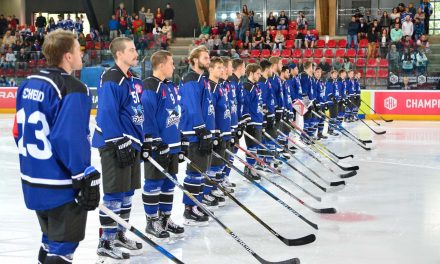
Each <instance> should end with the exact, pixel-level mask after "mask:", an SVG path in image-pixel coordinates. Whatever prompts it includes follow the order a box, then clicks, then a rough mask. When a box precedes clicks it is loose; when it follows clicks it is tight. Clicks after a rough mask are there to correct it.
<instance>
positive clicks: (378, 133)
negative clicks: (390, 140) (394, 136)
mask: <svg viewBox="0 0 440 264" xmlns="http://www.w3.org/2000/svg"><path fill="white" fill-rule="evenodd" d="M374 133H376V134H377V135H383V134H385V133H386V131H379V132H377V131H374Z"/></svg>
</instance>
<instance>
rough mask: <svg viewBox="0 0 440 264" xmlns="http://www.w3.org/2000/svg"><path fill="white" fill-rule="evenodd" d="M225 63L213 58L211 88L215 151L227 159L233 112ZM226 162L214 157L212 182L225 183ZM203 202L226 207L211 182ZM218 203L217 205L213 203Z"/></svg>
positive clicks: (207, 184)
mask: <svg viewBox="0 0 440 264" xmlns="http://www.w3.org/2000/svg"><path fill="white" fill-rule="evenodd" d="M224 72H225V68H224V61H223V60H222V59H221V58H219V57H213V58H211V62H210V64H209V86H210V88H211V92H212V99H213V100H212V103H213V105H214V109H215V133H214V138H213V151H215V152H216V153H218V154H220V155H221V156H222V157H224V158H227V157H226V155H225V150H226V146H227V145H230V139H231V111H230V109H229V101H228V93H227V92H226V90H225V89H224V80H225V79H224V78H226V77H227V76H225V75H226V74H225V73H224ZM223 169H224V162H223V161H222V160H221V159H219V158H217V157H215V156H213V157H212V161H211V167H210V168H209V170H208V173H207V174H208V176H209V177H210V178H211V180H212V181H215V182H217V183H221V182H222V181H223ZM203 194H204V195H203V199H202V201H203V202H204V203H205V204H206V205H208V206H212V205H214V206H215V205H218V206H224V205H225V198H224V195H223V193H222V192H221V191H220V190H218V189H217V188H216V187H215V186H213V185H211V184H210V183H209V182H206V183H205V189H204V191H203ZM213 201H216V203H213Z"/></svg>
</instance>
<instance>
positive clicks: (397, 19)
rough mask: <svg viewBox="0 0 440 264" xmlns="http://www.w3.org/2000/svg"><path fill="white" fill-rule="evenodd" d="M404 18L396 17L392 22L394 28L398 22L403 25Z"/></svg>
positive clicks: (400, 25)
mask: <svg viewBox="0 0 440 264" xmlns="http://www.w3.org/2000/svg"><path fill="white" fill-rule="evenodd" d="M401 22H402V20H400V18H396V19H394V21H393V23H392V27H393V28H394V26H395V25H396V24H398V25H399V27H402V23H401Z"/></svg>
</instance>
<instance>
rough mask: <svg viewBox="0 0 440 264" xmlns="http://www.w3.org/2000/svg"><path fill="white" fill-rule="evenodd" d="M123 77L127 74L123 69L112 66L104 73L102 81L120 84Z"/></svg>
mask: <svg viewBox="0 0 440 264" xmlns="http://www.w3.org/2000/svg"><path fill="white" fill-rule="evenodd" d="M123 79H125V76H124V75H123V74H122V73H121V71H120V70H118V69H116V68H114V67H112V68H110V69H109V70H107V71H106V72H104V73H103V74H102V77H101V82H102V83H104V82H114V83H117V84H118V85H120V83H121V82H122V80H123Z"/></svg>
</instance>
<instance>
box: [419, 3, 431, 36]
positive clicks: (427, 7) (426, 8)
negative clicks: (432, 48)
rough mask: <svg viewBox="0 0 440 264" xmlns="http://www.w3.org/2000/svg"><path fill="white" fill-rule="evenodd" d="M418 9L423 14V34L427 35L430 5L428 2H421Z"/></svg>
mask: <svg viewBox="0 0 440 264" xmlns="http://www.w3.org/2000/svg"><path fill="white" fill-rule="evenodd" d="M420 8H421V9H422V10H423V13H424V14H425V32H426V34H429V19H430V18H431V15H432V5H431V3H430V2H429V0H423V2H422V3H421V4H420Z"/></svg>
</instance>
